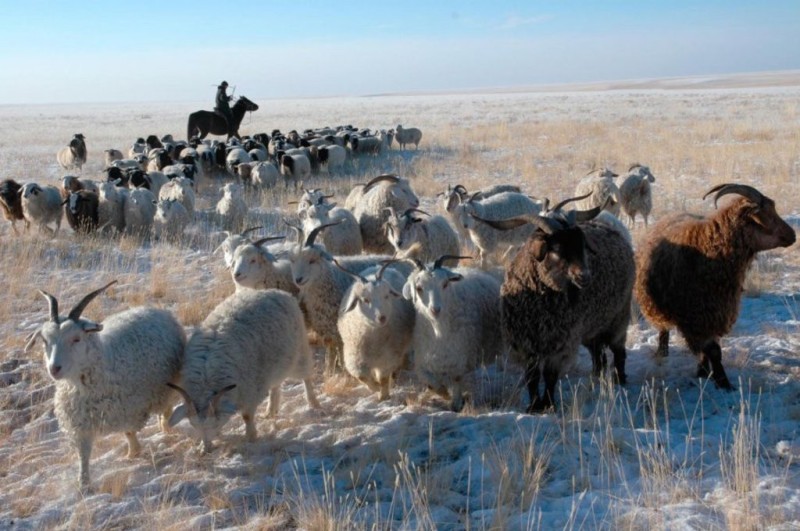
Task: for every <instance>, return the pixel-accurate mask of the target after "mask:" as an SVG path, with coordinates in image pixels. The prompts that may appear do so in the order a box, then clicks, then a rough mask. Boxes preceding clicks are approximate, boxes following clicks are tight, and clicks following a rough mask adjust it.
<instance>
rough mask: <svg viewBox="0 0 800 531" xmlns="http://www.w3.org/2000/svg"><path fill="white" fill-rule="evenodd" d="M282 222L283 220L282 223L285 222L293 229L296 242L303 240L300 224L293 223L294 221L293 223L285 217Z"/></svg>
mask: <svg viewBox="0 0 800 531" xmlns="http://www.w3.org/2000/svg"><path fill="white" fill-rule="evenodd" d="M283 222H284V223H285V224H286V225H287V226H289V227H291V228H292V229H294V232H295V234H297V243H300V242H302V241H303V228H302V227H301V226H300V225H297V224H295V223H293V222H291V221H289V220H288V219H286V218H283Z"/></svg>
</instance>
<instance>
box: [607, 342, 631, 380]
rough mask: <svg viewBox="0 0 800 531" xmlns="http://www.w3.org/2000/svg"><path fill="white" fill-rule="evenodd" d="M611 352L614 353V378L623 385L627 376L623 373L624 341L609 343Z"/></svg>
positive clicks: (625, 355)
mask: <svg viewBox="0 0 800 531" xmlns="http://www.w3.org/2000/svg"><path fill="white" fill-rule="evenodd" d="M609 347H610V348H611V352H613V353H614V379H615V380H616V382H617V383H618V384H619V385H625V384H626V383H627V382H628V377H627V376H626V375H625V358H626V357H627V353H626V352H625V343H622V344H619V345H609Z"/></svg>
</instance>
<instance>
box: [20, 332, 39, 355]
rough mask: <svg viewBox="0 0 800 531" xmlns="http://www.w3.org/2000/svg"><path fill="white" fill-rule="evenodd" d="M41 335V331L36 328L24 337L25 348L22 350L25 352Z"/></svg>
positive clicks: (28, 350)
mask: <svg viewBox="0 0 800 531" xmlns="http://www.w3.org/2000/svg"><path fill="white" fill-rule="evenodd" d="M40 337H42V331H41V330H37V331H35V332H34V333H32V334H31V335H29V336H28V337H26V338H25V339H26V343H25V349H24V352H25V353H26V354H27V353H28V352H30V350H31V349H32V348H33V345H34V344H35V343H36V340H37V339H38V338H40Z"/></svg>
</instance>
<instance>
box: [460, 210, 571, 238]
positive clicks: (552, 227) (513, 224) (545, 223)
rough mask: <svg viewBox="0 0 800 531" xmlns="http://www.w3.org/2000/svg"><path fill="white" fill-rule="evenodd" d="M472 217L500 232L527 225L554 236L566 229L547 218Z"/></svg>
mask: <svg viewBox="0 0 800 531" xmlns="http://www.w3.org/2000/svg"><path fill="white" fill-rule="evenodd" d="M470 216H472V217H473V218H475V219H477V220H478V221H481V222H483V223H486V224H487V225H489V226H490V227H492V228H494V229H498V230H512V229H516V228H517V227H521V226H522V225H525V224H527V223H530V224H532V225H536V226H537V227H538V228H540V229H542V232H544V233H545V234H553V233H554V232H556V231H559V230H561V229H563V228H564V225H563V224H562V223H561V222H559V221H558V220H556V219H553V218H550V217H546V216H521V217H516V218H509V219H498V220H493V219H483V218H481V217H478V216H476V215H475V214H470Z"/></svg>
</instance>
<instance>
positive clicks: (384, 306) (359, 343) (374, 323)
mask: <svg viewBox="0 0 800 531" xmlns="http://www.w3.org/2000/svg"><path fill="white" fill-rule="evenodd" d="M389 263H390V262H387V263H385V264H384V265H382V266H381V268H380V269H379V270H378V271H377V272H376V273H373V274H370V275H367V276H363V274H357V275H356V274H354V278H355V282H353V284H352V285H351V286H350V287H349V288H348V289H347V291H346V292H345V294H344V297H343V299H342V304H341V306H340V307H339V320H338V322H337V325H336V326H337V328H338V330H339V335H340V336H341V338H342V345H343V347H342V348H343V352H342V358H343V362H344V367H345V369H346V370H347V372H348V373H350V375H351V376H353V377H354V378H356V379H358V380H359V381H360V382H361V383H363V384H364V385H366V386H367V387H368V388H369V389H370V390H372V391H375V392H378V393H379V397H378V399H379V400H387V399H388V398H389V387H390V385H391V378H392V374H393V373H394V372H395V371H396V370H397V369H399V368H400V367H401V366H402V365H403V363H404V362H405V359H406V355H407V353H408V350H409V348H410V346H411V339H412V337H413V333H414V318H415V313H414V305H413V304H412V303H411V302H410V301H407V300H406V299H404V298H403V296H402V291H403V284H404V283H405V277H403V275H401V274H400V273H398V272H397V271H395V270H392V269H389V270H386V267H387V266H388V265H389Z"/></svg>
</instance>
